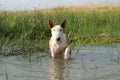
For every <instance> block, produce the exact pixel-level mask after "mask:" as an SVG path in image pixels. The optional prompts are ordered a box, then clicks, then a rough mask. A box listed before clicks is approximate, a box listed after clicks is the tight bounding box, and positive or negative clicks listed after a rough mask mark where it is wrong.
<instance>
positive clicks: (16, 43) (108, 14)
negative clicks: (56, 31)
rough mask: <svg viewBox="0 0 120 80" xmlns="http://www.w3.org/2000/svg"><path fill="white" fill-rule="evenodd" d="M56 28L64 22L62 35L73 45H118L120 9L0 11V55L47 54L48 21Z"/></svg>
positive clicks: (119, 40)
mask: <svg viewBox="0 0 120 80" xmlns="http://www.w3.org/2000/svg"><path fill="white" fill-rule="evenodd" d="M49 19H50V20H52V21H53V22H55V23H56V24H59V23H61V22H62V21H63V20H64V19H66V20H67V25H66V29H65V33H66V34H67V35H68V36H69V37H70V39H71V40H72V43H73V44H77V45H86V44H90V45H95V44H100V45H101V44H102V45H105V44H111V43H119V42H120V6H118V7H109V6H108V7H106V6H104V7H95V8H94V7H93V8H92V9H89V8H79V7H77V8H76V7H75V8H74V7H72V8H69V7H68V8H67V7H66V8H65V7H58V8H54V9H45V10H32V11H0V54H4V55H10V54H25V53H29V52H30V53H31V52H34V51H42V52H43V51H47V50H48V39H49V38H50V35H51V33H50V30H49V27H48V20H49Z"/></svg>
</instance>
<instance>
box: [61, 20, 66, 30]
mask: <svg viewBox="0 0 120 80" xmlns="http://www.w3.org/2000/svg"><path fill="white" fill-rule="evenodd" d="M65 25H66V19H65V20H64V21H63V22H62V24H61V27H62V28H63V29H64V28H65Z"/></svg>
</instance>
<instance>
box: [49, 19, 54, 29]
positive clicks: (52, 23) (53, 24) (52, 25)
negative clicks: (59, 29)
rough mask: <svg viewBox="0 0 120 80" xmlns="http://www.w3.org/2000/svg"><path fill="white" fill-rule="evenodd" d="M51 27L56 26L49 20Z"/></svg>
mask: <svg viewBox="0 0 120 80" xmlns="http://www.w3.org/2000/svg"><path fill="white" fill-rule="evenodd" d="M48 23H49V26H50V29H51V28H52V27H53V26H54V24H53V22H52V21H51V20H49V22H48Z"/></svg>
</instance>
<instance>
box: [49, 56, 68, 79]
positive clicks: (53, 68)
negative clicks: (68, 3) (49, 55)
mask: <svg viewBox="0 0 120 80" xmlns="http://www.w3.org/2000/svg"><path fill="white" fill-rule="evenodd" d="M68 65H69V61H66V60H64V59H60V58H55V59H51V60H50V80H69V74H68V73H69V71H68V69H67V68H68Z"/></svg>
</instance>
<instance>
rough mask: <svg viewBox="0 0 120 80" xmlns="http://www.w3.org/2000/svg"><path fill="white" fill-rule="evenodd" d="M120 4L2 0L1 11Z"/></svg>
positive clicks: (81, 0)
mask: <svg viewBox="0 0 120 80" xmlns="http://www.w3.org/2000/svg"><path fill="white" fill-rule="evenodd" d="M106 3H120V0H54V1H53V0H0V10H31V9H35V8H36V9H45V8H52V7H57V6H70V5H81V4H82V5H83V4H106Z"/></svg>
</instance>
